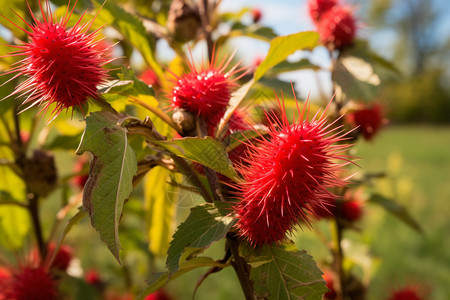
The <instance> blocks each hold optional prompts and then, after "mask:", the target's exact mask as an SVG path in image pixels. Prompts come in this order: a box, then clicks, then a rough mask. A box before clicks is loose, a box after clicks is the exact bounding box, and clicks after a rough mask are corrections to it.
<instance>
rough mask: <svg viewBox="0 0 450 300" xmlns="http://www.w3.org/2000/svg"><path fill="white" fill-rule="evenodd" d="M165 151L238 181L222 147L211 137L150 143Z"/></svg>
mask: <svg viewBox="0 0 450 300" xmlns="http://www.w3.org/2000/svg"><path fill="white" fill-rule="evenodd" d="M152 143H154V144H156V145H159V146H160V147H162V148H164V149H165V150H167V151H169V152H171V153H173V154H175V155H178V156H181V157H184V158H187V159H189V160H192V161H195V162H197V163H200V164H202V165H204V166H207V167H208V168H210V169H212V170H214V171H216V172H219V173H220V174H223V175H225V176H227V177H229V178H231V179H233V180H237V179H238V175H237V174H236V171H235V170H234V169H233V166H232V163H231V161H230V160H229V159H228V155H227V153H226V152H225V148H224V146H223V145H222V144H221V143H220V142H219V141H217V140H216V139H213V138H211V137H205V138H198V137H186V138H181V139H175V140H173V141H152Z"/></svg>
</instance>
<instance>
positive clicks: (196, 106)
mask: <svg viewBox="0 0 450 300" xmlns="http://www.w3.org/2000/svg"><path fill="white" fill-rule="evenodd" d="M232 58H233V55H232V56H231V57H230V58H229V59H228V60H226V57H225V58H224V59H223V60H222V62H220V63H218V61H217V56H216V55H214V54H213V59H212V61H211V62H210V63H209V64H208V65H206V66H205V65H203V64H202V65H201V66H200V69H197V68H196V67H195V66H194V64H193V63H189V67H190V72H189V73H187V74H185V75H183V76H181V77H178V76H176V75H174V76H175V77H176V81H175V82H174V86H173V89H172V91H171V92H170V97H171V103H172V106H173V107H179V108H182V109H185V110H186V111H188V112H191V113H193V114H194V115H196V116H197V117H202V118H203V119H204V120H205V121H206V124H214V122H215V121H216V120H217V118H218V117H222V116H223V113H224V112H225V108H226V107H227V105H228V102H229V101H230V97H231V92H232V89H233V88H234V87H235V86H236V80H238V79H239V78H240V77H242V76H243V75H244V74H241V75H239V76H238V77H235V78H233V75H234V74H236V73H238V72H240V71H242V70H243V69H237V67H238V65H239V64H237V65H235V66H234V67H232V68H231V69H230V70H229V71H225V70H226V69H227V68H228V65H229V64H230V62H231V60H232ZM219 120H220V119H219Z"/></svg>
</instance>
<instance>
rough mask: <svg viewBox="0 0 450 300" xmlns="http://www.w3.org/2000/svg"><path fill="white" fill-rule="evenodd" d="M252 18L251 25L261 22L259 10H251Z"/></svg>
mask: <svg viewBox="0 0 450 300" xmlns="http://www.w3.org/2000/svg"><path fill="white" fill-rule="evenodd" d="M252 18H253V23H258V22H259V21H261V18H262V11H261V9H260V8H258V7H255V8H254V9H252Z"/></svg>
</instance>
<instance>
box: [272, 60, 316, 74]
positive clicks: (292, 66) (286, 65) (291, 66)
mask: <svg viewBox="0 0 450 300" xmlns="http://www.w3.org/2000/svg"><path fill="white" fill-rule="evenodd" d="M304 69H308V70H320V67H319V66H317V65H315V64H312V63H311V62H310V61H309V60H308V59H306V58H303V59H301V60H299V61H295V62H289V61H287V60H285V61H283V62H281V63H279V64H277V65H276V66H274V67H273V68H272V69H270V71H268V73H270V75H275V74H279V73H283V72H291V71H298V70H304Z"/></svg>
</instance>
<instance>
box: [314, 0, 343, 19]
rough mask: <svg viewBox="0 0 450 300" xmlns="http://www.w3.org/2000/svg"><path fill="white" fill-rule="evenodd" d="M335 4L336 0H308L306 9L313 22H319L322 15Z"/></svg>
mask: <svg viewBox="0 0 450 300" xmlns="http://www.w3.org/2000/svg"><path fill="white" fill-rule="evenodd" d="M336 5H337V1H336V0H309V1H308V11H309V16H310V17H311V19H312V20H313V22H314V23H316V24H317V23H319V21H320V19H321V18H322V15H323V14H325V13H326V12H327V11H329V10H330V9H331V8H333V7H334V6H336Z"/></svg>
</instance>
